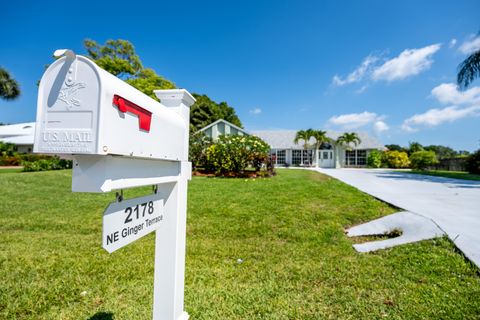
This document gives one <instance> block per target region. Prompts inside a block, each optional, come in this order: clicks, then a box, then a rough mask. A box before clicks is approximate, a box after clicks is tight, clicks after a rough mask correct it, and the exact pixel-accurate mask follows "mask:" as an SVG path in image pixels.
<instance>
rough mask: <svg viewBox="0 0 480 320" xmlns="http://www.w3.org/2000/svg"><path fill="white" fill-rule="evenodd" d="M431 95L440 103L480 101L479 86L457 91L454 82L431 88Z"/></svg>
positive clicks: (455, 103) (472, 102) (456, 103)
mask: <svg viewBox="0 0 480 320" xmlns="http://www.w3.org/2000/svg"><path fill="white" fill-rule="evenodd" d="M432 96H433V97H434V98H435V99H437V100H438V101H439V102H440V103H442V104H454V105H458V104H474V103H480V87H473V88H471V89H468V90H466V91H458V89H457V85H456V84H454V83H442V84H441V85H439V86H437V87H435V88H433V89H432Z"/></svg>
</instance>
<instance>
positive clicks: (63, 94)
mask: <svg viewBox="0 0 480 320" xmlns="http://www.w3.org/2000/svg"><path fill="white" fill-rule="evenodd" d="M85 87H86V85H85V83H83V82H77V83H73V84H72V85H71V86H66V87H63V88H62V89H60V93H59V95H58V100H61V101H63V102H65V103H66V104H67V106H68V107H69V108H71V107H79V106H80V100H78V99H76V98H75V96H76V94H77V92H78V90H80V89H83V88H85Z"/></svg>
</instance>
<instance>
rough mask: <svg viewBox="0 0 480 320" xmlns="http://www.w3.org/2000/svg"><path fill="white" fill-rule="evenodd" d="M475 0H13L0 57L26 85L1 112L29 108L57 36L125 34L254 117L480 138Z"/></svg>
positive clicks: (24, 116) (74, 40) (187, 83)
mask: <svg viewBox="0 0 480 320" xmlns="http://www.w3.org/2000/svg"><path fill="white" fill-rule="evenodd" d="M479 9H480V2H478V1H396V2H392V1H354V0H352V1H237V2H234V1H192V2H189V1H169V2H165V1H155V2H152V3H149V2H142V1H135V2H132V1H128V2H122V1H115V2H114V4H108V3H107V2H103V1H95V2H93V1H81V2H67V1H61V2H60V1H59V2H57V3H55V2H54V1H35V2H33V1H32V2H29V1H22V2H21V3H20V2H14V1H9V2H7V3H4V4H2V10H1V11H0V27H1V30H3V32H2V43H1V45H0V65H2V66H3V67H5V68H6V69H8V70H9V71H10V72H11V74H12V75H13V76H14V77H15V78H16V79H17V80H18V81H19V82H20V84H21V86H22V92H23V94H22V96H21V98H19V99H18V100H16V101H13V102H6V101H3V100H0V122H8V123H16V122H25V121H32V120H34V119H35V112H36V95H37V87H36V81H37V80H38V79H40V77H41V75H42V73H43V71H44V65H46V64H48V63H50V62H51V61H52V59H51V56H52V53H53V51H54V50H55V49H58V48H69V49H73V50H74V51H76V52H77V53H79V54H81V53H83V52H84V49H83V47H82V41H83V39H85V38H91V39H94V40H96V41H97V42H101V43H103V42H104V41H105V40H107V39H118V38H121V39H127V40H130V41H131V42H132V43H133V44H134V45H135V47H136V50H137V53H138V54H139V56H140V57H141V59H142V62H143V64H144V66H146V67H151V68H153V69H155V70H156V71H157V72H158V73H159V74H161V75H163V76H165V77H166V78H168V79H170V80H173V81H174V82H175V83H176V84H177V86H178V87H182V88H186V89H187V90H189V91H190V92H196V93H205V94H207V95H208V96H210V97H211V98H212V99H214V100H216V101H227V102H228V103H229V104H230V105H232V106H233V107H234V108H235V109H236V111H237V113H238V115H239V116H240V119H241V120H242V122H243V124H244V126H245V127H246V129H249V130H259V129H306V128H310V127H311V128H318V129H332V130H339V131H346V130H347V131H352V130H360V131H368V132H371V133H372V134H375V135H377V136H378V137H379V138H380V139H381V141H383V142H384V143H398V144H401V145H406V144H408V142H409V141H419V142H421V143H422V144H443V145H449V146H451V147H453V148H455V149H463V150H470V151H471V150H474V149H478V147H479V146H480V145H479V141H480V135H479V131H480V117H479V115H480V81H475V82H474V83H473V85H472V87H471V89H470V90H469V91H467V92H458V91H457V90H456V88H455V86H454V85H453V83H454V82H455V75H456V70H457V66H458V64H459V63H460V62H461V61H462V60H463V59H464V58H465V57H466V56H467V54H468V53H469V52H471V51H472V50H474V49H476V48H479V47H480V38H476V37H475V35H476V34H477V32H478V31H479V30H480V23H478V12H479Z"/></svg>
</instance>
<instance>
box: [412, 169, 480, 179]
mask: <svg viewBox="0 0 480 320" xmlns="http://www.w3.org/2000/svg"><path fill="white" fill-rule="evenodd" d="M411 173H415V174H424V175H429V176H436V177H445V178H453V179H462V180H475V181H480V175H478V174H472V173H468V172H465V171H446V170H424V171H421V170H412V171H411Z"/></svg>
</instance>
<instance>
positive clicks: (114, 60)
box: [83, 39, 143, 80]
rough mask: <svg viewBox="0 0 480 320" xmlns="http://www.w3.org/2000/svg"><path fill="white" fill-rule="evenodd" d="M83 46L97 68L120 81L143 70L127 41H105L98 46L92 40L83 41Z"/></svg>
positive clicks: (138, 58) (133, 48)
mask: <svg viewBox="0 0 480 320" xmlns="http://www.w3.org/2000/svg"><path fill="white" fill-rule="evenodd" d="M83 45H84V47H85V49H87V54H88V56H89V57H90V58H91V59H92V60H94V61H95V63H96V64H98V66H99V67H101V68H103V69H105V70H107V71H108V72H110V73H111V74H113V75H114V76H116V77H119V78H120V79H122V80H125V79H130V78H132V77H136V76H137V75H138V74H140V72H141V71H142V69H143V65H142V62H141V61H140V57H139V56H138V55H137V54H136V53H135V47H134V46H133V44H132V43H131V42H130V41H128V40H121V39H118V40H107V41H106V42H105V44H104V45H99V44H98V43H97V42H96V41H94V40H91V39H85V40H84V41H83Z"/></svg>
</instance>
